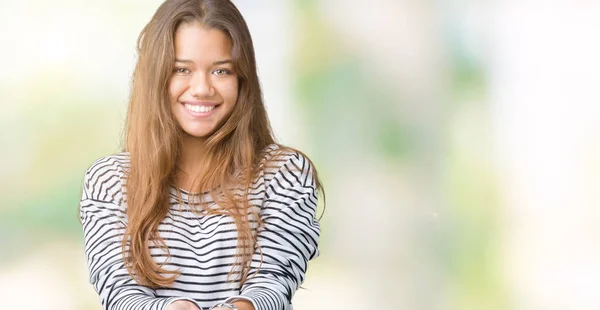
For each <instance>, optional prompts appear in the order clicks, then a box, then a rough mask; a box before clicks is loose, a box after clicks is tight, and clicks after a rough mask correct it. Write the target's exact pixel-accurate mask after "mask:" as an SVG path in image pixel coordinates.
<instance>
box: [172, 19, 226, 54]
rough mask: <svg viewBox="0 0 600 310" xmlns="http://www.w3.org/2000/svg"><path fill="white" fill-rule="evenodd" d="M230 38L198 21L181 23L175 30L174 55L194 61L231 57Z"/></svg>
mask: <svg viewBox="0 0 600 310" xmlns="http://www.w3.org/2000/svg"><path fill="white" fill-rule="evenodd" d="M231 48H232V43H231V39H230V38H229V36H228V35H227V34H225V32H223V31H221V30H218V29H215V28H207V27H204V26H203V25H202V24H200V23H198V22H192V23H183V24H181V25H180V26H179V27H178V28H177V31H176V32H175V56H176V58H177V59H188V60H191V61H193V62H196V63H201V62H213V61H216V60H222V59H228V58H231Z"/></svg>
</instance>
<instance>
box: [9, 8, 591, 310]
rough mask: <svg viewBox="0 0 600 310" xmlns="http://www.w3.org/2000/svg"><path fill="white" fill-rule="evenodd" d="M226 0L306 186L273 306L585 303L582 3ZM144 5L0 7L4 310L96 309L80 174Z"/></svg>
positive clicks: (125, 74)
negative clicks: (310, 223) (315, 185)
mask: <svg viewBox="0 0 600 310" xmlns="http://www.w3.org/2000/svg"><path fill="white" fill-rule="evenodd" d="M234 2H235V3H236V4H237V5H238V7H239V9H240V11H241V12H242V14H243V15H244V16H245V18H246V20H247V22H248V25H249V27H250V31H251V33H252V35H253V39H254V43H255V48H256V54H257V61H258V67H259V74H260V77H261V82H262V85H263V91H264V97H265V100H266V103H267V107H268V110H269V115H270V118H271V122H272V125H273V128H274V130H275V133H276V135H277V137H278V138H279V141H280V142H282V143H284V144H287V145H291V146H294V147H297V148H299V149H301V150H303V151H305V152H306V153H307V154H308V155H309V156H310V157H311V158H312V159H313V160H314V161H315V163H316V165H317V168H318V170H319V173H320V175H321V176H322V178H323V181H324V184H325V189H326V191H327V209H326V212H325V216H324V217H323V219H322V221H321V223H322V238H321V246H320V248H321V256H320V257H319V258H318V259H316V260H314V261H312V262H311V264H310V268H309V272H308V275H307V280H306V282H305V283H304V285H303V287H304V289H301V290H300V291H298V293H297V294H296V296H295V298H294V305H295V309H297V310H306V309H311V310H318V309H332V308H339V309H351V310H352V309H357V310H358V309H361V310H362V309H373V308H385V309H460V310H463V309H465V310H471V309H473V310H475V309H490V310H494V309H544V310H548V309H598V308H599V307H600V295H599V294H597V287H598V286H599V285H600V263H599V261H600V245H599V244H600V243H599V242H598V241H600V225H598V224H600V209H599V208H598V207H599V206H600V204H599V203H600V199H599V195H598V193H597V188H598V185H599V184H600V159H599V158H600V139H599V138H600V94H599V93H598V85H600V74H599V72H600V70H599V69H600V60H599V58H598V57H597V55H600V41H598V40H597V39H595V37H596V36H597V34H596V32H597V29H599V27H600V21H599V19H597V18H596V17H597V16H600V4H598V3H594V2H572V1H571V2H567V1H563V2H556V3H554V2H553V3H552V4H547V3H546V2H543V1H539V0H537V1H528V2H527V3H518V2H510V1H475V0H460V1H450V0H440V1H408V0H399V1H392V0H371V1H369V2H368V3H367V2H363V1H347V0H344V1H342V0H255V1H242V0H238V1H234ZM160 3H161V1H155V0H153V1H141V0H136V1H134V0H132V1H116V0H110V1H101V2H82V1H69V0H56V1H52V2H48V1H39V0H24V1H10V0H8V1H7V0H3V1H0V29H1V30H0V46H1V47H2V48H1V49H0V102H1V104H2V108H3V109H2V111H3V113H0V133H1V135H0V145H1V147H2V152H1V153H0V156H1V157H0V159H1V160H0V165H1V166H0V167H1V174H0V193H1V195H0V236H1V237H0V249H2V250H1V252H0V296H1V297H2V300H3V304H4V305H5V306H6V308H7V309H16V308H17V307H18V306H19V307H22V306H23V304H24V303H25V305H26V307H27V308H44V309H50V310H52V309H61V310H67V309H100V305H99V301H98V298H97V296H96V294H95V292H94V291H93V288H92V286H91V285H90V284H89V283H88V282H87V280H88V279H87V276H88V275H87V269H86V268H87V267H86V265H85V257H84V253H83V237H82V232H81V227H80V224H79V221H78V214H77V207H78V202H79V196H80V191H81V183H82V180H83V173H84V171H85V169H86V168H87V167H88V166H89V165H90V164H91V163H92V162H93V161H94V160H95V159H97V158H99V157H101V156H104V155H108V154H111V153H115V152H118V151H119V150H120V149H121V139H122V130H123V121H124V116H125V110H126V104H127V98H128V91H129V89H128V88H129V83H130V76H131V73H132V69H133V66H134V61H135V51H134V48H135V40H136V38H137V35H138V34H139V32H140V31H141V29H142V27H143V26H144V25H145V23H147V22H148V21H149V19H150V18H151V16H152V14H153V13H154V11H155V10H156V8H157V7H158V6H159V5H160ZM32 296H35V298H32ZM5 306H2V308H5Z"/></svg>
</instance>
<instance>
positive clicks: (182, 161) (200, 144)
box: [176, 135, 206, 190]
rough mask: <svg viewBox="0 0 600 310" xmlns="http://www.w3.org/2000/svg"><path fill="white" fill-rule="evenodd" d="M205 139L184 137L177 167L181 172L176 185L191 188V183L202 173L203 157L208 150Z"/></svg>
mask: <svg viewBox="0 0 600 310" xmlns="http://www.w3.org/2000/svg"><path fill="white" fill-rule="evenodd" d="M204 142H205V139H199V138H196V137H193V136H188V135H186V136H185V137H184V138H183V141H182V145H181V150H180V153H179V158H178V159H177V167H178V168H179V170H180V172H182V173H178V176H177V178H176V183H177V184H176V185H177V186H179V187H181V188H183V189H185V190H189V189H191V188H190V187H191V185H192V184H191V183H192V181H193V180H194V179H196V178H197V177H198V175H199V173H200V168H201V164H202V158H203V157H204V154H205V152H206V148H205V145H204Z"/></svg>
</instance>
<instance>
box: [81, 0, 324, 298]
mask: <svg viewBox="0 0 600 310" xmlns="http://www.w3.org/2000/svg"><path fill="white" fill-rule="evenodd" d="M138 54H139V58H138V63H137V65H136V69H135V72H134V77H133V84H132V91H131V99H130V101H129V109H128V114H127V127H126V137H125V138H126V145H125V150H124V152H122V153H119V154H114V155H110V156H106V157H103V158H100V159H98V160H97V161H96V162H94V163H93V164H92V165H91V167H90V168H89V169H88V170H87V172H86V173H85V178H84V186H83V193H82V198H81V203H80V216H81V221H82V225H83V230H84V239H85V252H86V255H87V260H88V267H89V271H90V282H91V283H92V284H93V285H94V288H95V289H96V291H97V292H98V294H99V295H100V300H101V303H102V305H103V307H104V309H111V310H115V309H157V310H158V309H160V310H182V309H192V310H193V309H208V308H210V309H239V310H281V309H291V308H292V307H291V300H292V296H293V295H294V293H295V291H296V290H297V289H298V287H299V286H300V284H302V282H303V281H304V277H305V273H306V270H307V267H308V261H309V260H310V259H312V258H315V257H316V256H317V255H318V253H319V252H318V239H319V235H320V227H319V222H318V220H317V219H316V217H315V213H316V208H317V196H318V195H317V192H318V191H319V190H321V185H320V182H319V179H318V177H317V173H316V170H315V168H314V166H313V165H312V163H311V161H310V160H309V159H308V158H307V157H306V156H305V155H304V154H303V153H302V152H300V151H298V150H295V149H293V148H290V147H286V146H283V145H280V144H277V143H275V141H274V138H273V135H272V133H271V129H270V125H269V121H268V118H267V115H266V110H265V106H264V103H263V101H262V95H261V89H260V84H259V81H258V77H257V72H256V63H255V59H254V50H253V46H252V40H251V37H250V33H249V31H248V28H247V26H246V23H245V22H244V19H243V18H242V16H241V14H240V13H239V11H238V10H237V9H236V7H235V6H234V5H233V4H232V3H231V2H230V1H223V0H205V1H200V0H168V1H166V2H164V3H163V4H162V5H161V6H160V7H159V9H158V10H157V12H156V13H155V15H154V16H153V18H152V20H151V21H150V23H148V25H147V26H146V27H145V28H144V30H143V31H142V33H141V35H140V37H139V39H138Z"/></svg>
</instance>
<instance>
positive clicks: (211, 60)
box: [169, 22, 238, 140]
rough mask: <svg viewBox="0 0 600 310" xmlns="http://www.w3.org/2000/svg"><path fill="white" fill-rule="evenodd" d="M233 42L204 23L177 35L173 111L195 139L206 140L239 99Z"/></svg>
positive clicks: (189, 25)
mask: <svg viewBox="0 0 600 310" xmlns="http://www.w3.org/2000/svg"><path fill="white" fill-rule="evenodd" d="M231 47H232V43H231V39H229V37H228V36H227V35H226V34H225V33H224V32H222V31H220V30H217V29H209V28H204V27H203V26H202V25H201V24H200V23H197V22H194V23H184V24H182V25H180V26H179V28H178V29H177V31H176V33H175V63H174V65H173V72H172V75H171V79H170V82H169V92H170V94H171V99H172V100H171V110H172V112H173V115H174V116H175V118H176V120H177V123H178V124H179V126H181V128H182V129H183V131H184V132H185V133H186V134H188V135H189V136H191V137H195V138H199V139H201V140H205V139H206V138H207V137H208V136H210V135H211V134H212V133H214V132H215V131H216V130H217V129H218V126H220V125H221V124H223V122H224V121H225V120H226V119H227V118H228V117H229V115H230V114H231V111H232V110H233V107H234V106H235V104H236V101H237V97H238V76H237V73H236V72H235V71H234V66H233V63H232V59H231Z"/></svg>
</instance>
